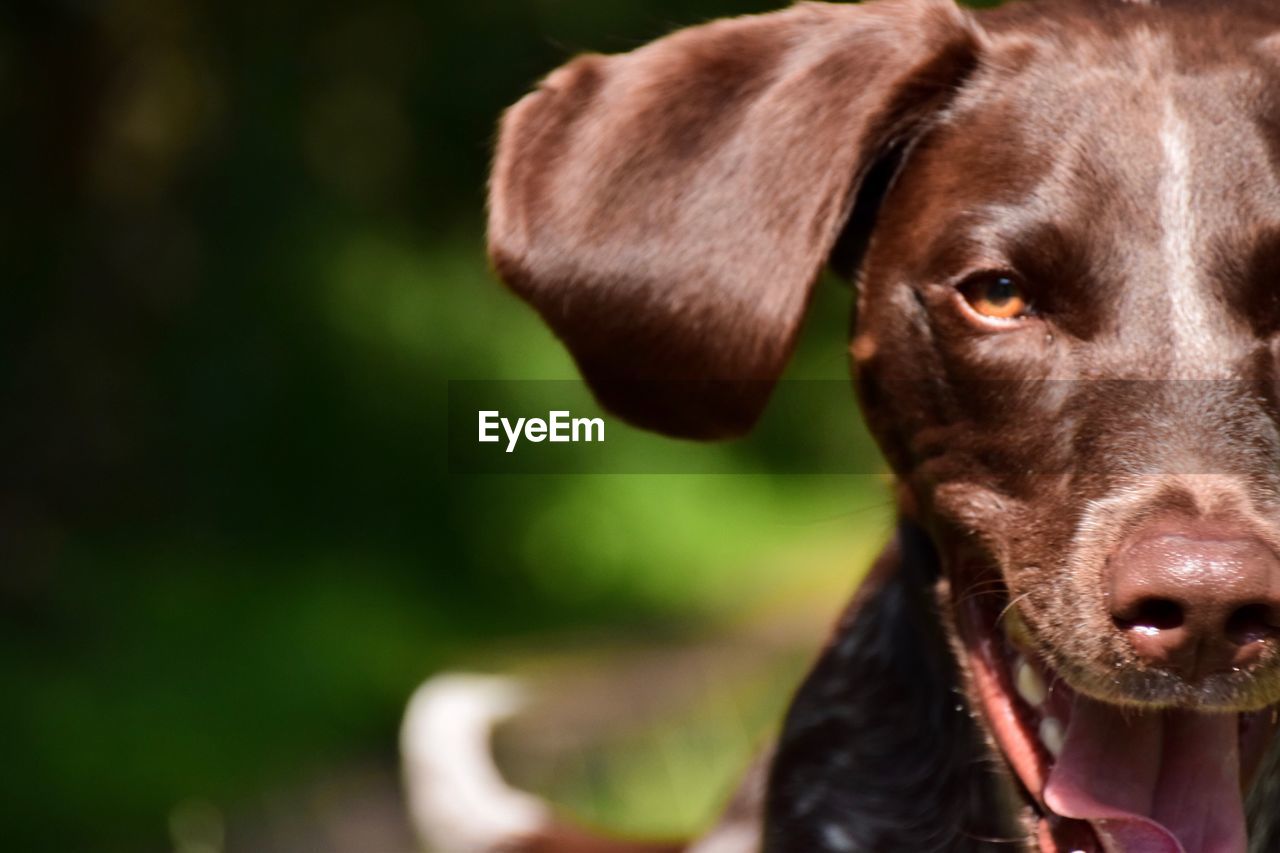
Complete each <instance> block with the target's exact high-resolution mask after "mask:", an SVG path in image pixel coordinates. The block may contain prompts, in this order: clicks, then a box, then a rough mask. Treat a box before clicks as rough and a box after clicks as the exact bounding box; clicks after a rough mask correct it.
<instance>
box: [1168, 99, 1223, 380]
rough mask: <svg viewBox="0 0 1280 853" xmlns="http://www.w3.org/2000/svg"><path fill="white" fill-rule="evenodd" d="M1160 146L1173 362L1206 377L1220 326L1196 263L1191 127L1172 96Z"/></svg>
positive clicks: (1180, 371) (1192, 375) (1185, 372)
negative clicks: (1162, 155)
mask: <svg viewBox="0 0 1280 853" xmlns="http://www.w3.org/2000/svg"><path fill="white" fill-rule="evenodd" d="M1160 147H1161V149H1162V150H1163V152H1164V164H1163V165H1164V169H1163V174H1162V176H1161V179H1160V228H1161V230H1162V231H1163V234H1164V239H1163V243H1162V252H1163V255H1164V260H1165V269H1166V275H1167V276H1168V282H1167V285H1166V292H1167V293H1168V295H1169V309H1170V310H1169V321H1170V323H1169V325H1170V329H1169V331H1170V334H1171V336H1172V340H1171V341H1170V343H1171V345H1172V347H1173V367H1174V369H1175V372H1176V374H1177V375H1178V376H1179V377H1180V378H1185V379H1208V378H1210V377H1211V376H1212V375H1214V374H1215V373H1217V372H1219V371H1220V368H1219V367H1218V366H1217V365H1215V364H1214V361H1215V360H1216V359H1215V356H1217V357H1218V358H1220V357H1221V353H1220V352H1216V347H1215V346H1214V344H1215V342H1216V338H1217V336H1216V335H1215V334H1214V331H1215V330H1216V328H1217V326H1218V325H1219V322H1218V318H1217V317H1215V310H1216V306H1214V305H1213V304H1212V303H1211V302H1210V300H1209V294H1208V293H1206V292H1205V285H1206V282H1205V281H1204V276H1203V274H1202V272H1201V270H1200V268H1199V265H1198V264H1197V263H1196V254H1197V251H1198V250H1199V248H1200V239H1199V231H1200V223H1199V221H1198V219H1197V217H1196V207H1195V200H1194V198H1193V197H1192V188H1193V187H1194V183H1193V181H1194V176H1193V173H1192V172H1193V169H1192V167H1193V164H1192V156H1191V130H1190V128H1189V127H1188V125H1187V123H1186V121H1185V120H1184V119H1183V118H1182V116H1181V115H1180V114H1179V113H1178V109H1177V106H1176V105H1175V104H1174V102H1173V97H1172V96H1169V98H1168V99H1167V100H1166V101H1165V108H1164V121H1163V123H1162V124H1161V127H1160Z"/></svg>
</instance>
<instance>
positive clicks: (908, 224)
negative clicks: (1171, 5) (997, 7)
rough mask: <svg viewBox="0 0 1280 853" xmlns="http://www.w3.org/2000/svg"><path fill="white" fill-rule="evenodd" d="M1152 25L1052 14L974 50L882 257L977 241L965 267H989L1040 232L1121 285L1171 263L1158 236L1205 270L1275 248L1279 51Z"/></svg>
mask: <svg viewBox="0 0 1280 853" xmlns="http://www.w3.org/2000/svg"><path fill="white" fill-rule="evenodd" d="M1079 5H1080V4H1072V3H1069V2H1068V3H1065V4H1063V6H1062V7H1057V6H1048V7H1045V6H1041V7H1038V8H1041V9H1047V10H1055V9H1059V8H1061V9H1067V10H1070V9H1073V8H1078V7H1079ZM1153 11H1156V10H1151V9H1147V10H1145V12H1144V14H1142V15H1139V16H1119V18H1120V19H1121V20H1122V21H1123V25H1115V26H1111V25H1109V24H1108V22H1107V21H1105V20H1102V21H1100V20H1098V19H1093V18H1081V17H1079V16H1075V17H1072V16H1071V15H1070V14H1065V15H1063V14H1061V13H1059V18H1058V19H1057V20H1054V19H1050V20H1049V21H1047V22H1046V21H1045V20H1039V19H1037V20H1036V23H1035V26H1034V27H1030V28H1027V29H1023V28H1020V27H1016V26H1011V25H1010V24H1008V23H1007V22H1005V23H1004V24H1002V26H1001V27H999V28H997V29H995V31H994V32H992V33H990V34H988V37H987V43H986V44H985V45H984V49H983V59H982V62H981V64H980V66H979V69H978V71H977V72H976V73H975V75H974V77H973V78H972V79H971V80H970V81H969V82H968V84H967V85H966V86H965V87H964V88H963V89H962V90H961V91H960V93H959V94H958V95H957V97H956V99H955V100H954V102H953V103H952V104H951V106H950V107H949V108H948V110H947V111H946V112H945V113H944V114H942V115H941V116H940V117H939V119H938V120H937V122H936V123H935V125H934V126H933V127H932V128H931V129H930V131H929V132H928V133H927V134H926V135H925V136H924V138H923V139H922V140H921V141H920V143H919V144H918V145H917V146H916V148H915V150H913V151H912V152H911V154H910V157H909V159H908V161H907V167H906V168H905V170H904V171H903V173H902V175H900V177H899V179H898V182H897V184H896V186H895V189H894V192H893V194H892V195H891V197H890V199H889V203H888V204H887V205H886V209H885V210H884V211H883V213H884V216H883V217H882V219H881V223H880V224H881V225H882V226H883V227H884V229H885V230H892V231H894V232H896V233H897V235H899V236H901V237H902V238H904V239H901V240H898V239H892V240H891V241H890V242H892V243H894V244H896V246H898V247H904V248H905V251H899V252H896V254H897V255H898V256H899V257H901V258H903V259H904V260H905V259H915V260H917V261H920V262H922V263H923V262H925V261H926V260H928V261H937V260H938V258H939V256H941V255H944V254H945V251H944V249H945V247H946V244H947V243H948V242H949V241H953V242H954V241H957V240H959V241H960V242H963V243H964V244H965V245H966V246H967V247H969V248H973V244H974V242H975V240H976V241H977V242H979V243H981V242H982V240H983V239H988V240H989V241H990V242H991V243H992V244H993V245H992V246H989V247H982V246H979V247H977V248H978V253H979V254H981V253H982V250H983V249H984V248H989V249H995V250H996V251H995V252H993V253H992V254H999V250H1000V249H1001V248H1007V246H1008V244H1009V243H1012V242H1016V240H1017V239H1018V238H1019V237H1022V238H1024V239H1025V238H1029V237H1031V236H1033V235H1034V236H1036V237H1038V236H1040V235H1042V234H1043V227H1044V226H1049V227H1052V228H1053V229H1055V230H1056V231H1057V232H1058V233H1059V234H1060V235H1063V236H1064V237H1065V238H1066V239H1068V240H1069V241H1070V242H1072V243H1073V244H1074V245H1075V247H1076V248H1077V249H1079V250H1080V251H1087V252H1089V253H1092V254H1093V255H1094V258H1093V259H1092V260H1093V262H1094V263H1103V262H1104V261H1105V262H1106V263H1110V264H1111V265H1112V266H1114V267H1116V268H1115V269H1113V270H1112V272H1113V273H1114V274H1115V276H1116V278H1117V279H1125V280H1131V279H1133V278H1134V273H1136V272H1139V271H1140V269H1141V268H1142V267H1143V266H1144V265H1145V266H1146V267H1151V264H1152V263H1154V260H1155V258H1154V256H1155V255H1156V254H1165V255H1167V254H1169V251H1171V250H1172V249H1175V248H1178V247H1177V246H1173V245H1171V244H1170V243H1169V239H1170V233H1171V231H1175V230H1180V231H1182V232H1185V233H1183V237H1182V238H1181V239H1184V241H1187V245H1186V246H1185V248H1186V250H1187V252H1189V253H1190V254H1192V255H1194V256H1195V257H1196V262H1197V263H1205V264H1208V263H1211V262H1212V261H1213V260H1214V258H1215V257H1216V256H1221V255H1230V254H1233V253H1247V252H1249V251H1251V249H1252V248H1253V245H1252V244H1253V243H1254V242H1256V239H1257V238H1258V236H1259V235H1260V234H1266V235H1268V236H1269V235H1271V234H1272V233H1274V232H1276V231H1277V227H1278V226H1280V179H1278V177H1277V175H1278V174H1280V51H1273V50H1272V47H1273V45H1272V44H1271V40H1269V39H1268V38H1265V37H1264V38H1259V37H1258V30H1257V29H1256V28H1255V29H1254V30H1253V31H1252V33H1251V34H1247V35H1246V34H1244V33H1242V32H1241V31H1240V28H1239V27H1229V26H1226V25H1225V24H1223V23H1222V22H1221V21H1220V20H1219V18H1218V17H1216V16H1209V17H1208V20H1211V21H1218V23H1216V24H1213V25H1205V26H1204V29H1205V31H1206V33H1209V34H1212V35H1216V36H1217V38H1209V39H1208V46H1206V41H1205V40H1203V39H1202V40H1196V39H1194V38H1193V37H1192V36H1193V34H1194V33H1193V31H1192V24H1193V23H1194V21H1195V18H1194V16H1187V15H1182V16H1173V17H1172V18H1171V19H1169V20H1166V19H1165V18H1164V17H1163V16H1161V15H1155V14H1150V13H1151V12H1153ZM1266 32H1268V31H1267V30H1265V29H1264V30H1263V33H1264V34H1265V33H1266ZM1274 46H1276V47H1280V40H1278V41H1277V42H1276V44H1275V45H1274ZM882 242H884V241H882ZM925 256H929V257H927V258H926V257H925ZM1166 260H1168V259H1167V258H1166ZM944 261H945V259H944ZM916 272H918V273H922V274H925V275H926V276H927V275H928V274H929V273H931V272H936V270H922V269H918V270H916ZM1139 277H1141V276H1139ZM1205 277H1206V278H1212V277H1213V274H1212V273H1211V272H1207V273H1206V276H1205Z"/></svg>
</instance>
